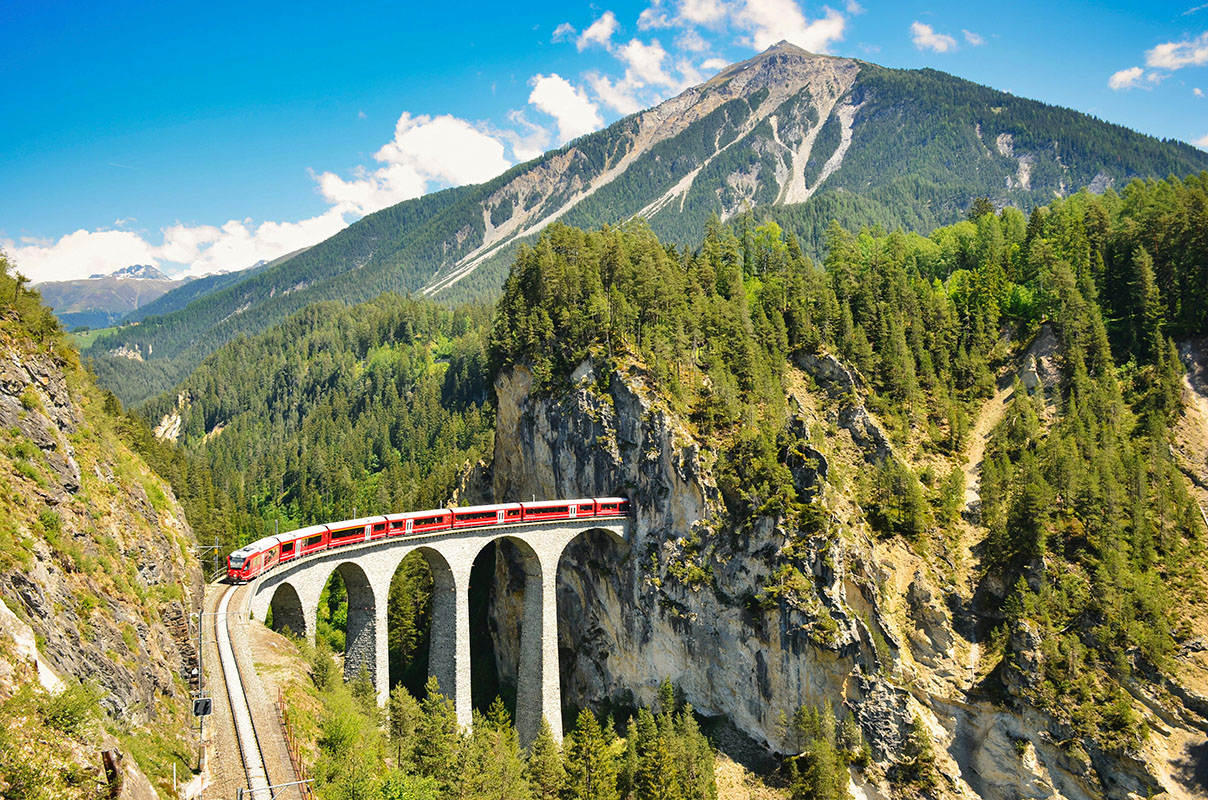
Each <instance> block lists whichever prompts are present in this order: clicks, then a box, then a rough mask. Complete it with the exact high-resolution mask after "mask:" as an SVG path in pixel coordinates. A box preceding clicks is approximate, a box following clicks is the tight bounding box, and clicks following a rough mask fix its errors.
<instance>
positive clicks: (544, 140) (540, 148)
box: [492, 110, 550, 162]
mask: <svg viewBox="0 0 1208 800" xmlns="http://www.w3.org/2000/svg"><path fill="white" fill-rule="evenodd" d="M508 121H509V122H511V123H512V125H513V126H515V127H513V128H502V129H500V130H498V131H494V130H493V131H492V133H493V134H494V135H496V136H498V137H499V138H500V139H503V140H504V141H505V142H507V143H508V144H509V145H511V147H512V155H513V156H515V157H516V161H518V162H520V161H530V160H532V159H534V158H536V157H537V156H539V155H541V154H542V153H544V152H545V151H546V150H548V149H549V146H550V132H549V131H548V130H546V129H545V128H544V127H542V126H541V125H538V124H537V123H535V122H530V121H529V119H528V118H527V117H525V116H524V112H523V111H517V110H512V111H509V112H508ZM517 128H519V129H520V130H517Z"/></svg>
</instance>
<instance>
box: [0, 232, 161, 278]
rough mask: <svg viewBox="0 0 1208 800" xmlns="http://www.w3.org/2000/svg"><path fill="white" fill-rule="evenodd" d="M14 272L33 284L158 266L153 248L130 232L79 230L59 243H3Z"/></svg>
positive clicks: (9, 241) (5, 241)
mask: <svg viewBox="0 0 1208 800" xmlns="http://www.w3.org/2000/svg"><path fill="white" fill-rule="evenodd" d="M2 244H3V246H4V250H5V251H6V252H7V253H8V255H9V258H10V259H12V261H13V262H14V263H15V264H16V266H17V269H18V270H19V271H20V272H21V273H22V274H24V275H25V276H26V277H28V278H30V279H31V280H33V281H34V282H41V281H66V280H71V279H73V278H86V277H88V276H89V275H92V274H93V273H97V272H113V270H115V269H120V268H121V267H128V266H130V265H131V264H152V265H154V266H159V263H160V262H159V259H158V258H157V256H156V253H155V248H154V247H152V246H151V245H150V244H148V243H147V242H146V241H144V240H143V238H142V237H141V236H139V235H138V234H137V233H134V232H132V231H112V230H101V231H86V230H83V229H81V230H78V231H75V232H73V233H69V234H67V235H65V236H63V237H61V238H60V239H59V240H58V241H53V240H52V241H34V242H28V243H26V244H24V245H18V244H17V243H16V242H13V241H12V240H4V241H3V242H2Z"/></svg>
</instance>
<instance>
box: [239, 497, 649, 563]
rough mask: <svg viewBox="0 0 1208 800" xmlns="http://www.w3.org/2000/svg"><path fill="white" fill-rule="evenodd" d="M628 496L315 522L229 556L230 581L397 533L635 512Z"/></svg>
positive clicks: (484, 526)
mask: <svg viewBox="0 0 1208 800" xmlns="http://www.w3.org/2000/svg"><path fill="white" fill-rule="evenodd" d="M629 508H630V504H629V500H627V499H626V498H624V497H595V498H591V497H588V498H580V499H578V500H545V501H541V502H533V503H501V504H497V505H489V506H464V507H461V508H438V509H433V510H430V511H407V512H404V513H401V514H390V515H387V516H384V517H361V518H359V519H348V520H344V521H342V522H332V523H328V524H326V525H310V526H308V527H305V528H299V529H298V530H295V531H289V532H288V533H282V534H279V535H276V536H266V537H265V538H263V539H260V540H259V541H255V542H252V543H251V544H248V545H244V546H243V547H241V548H239V549H238V550H236V551H235V552H233V553H231V554H230V555H229V556H227V580H228V581H230V582H231V583H246V582H248V581H250V580H251V579H252V578H255V577H257V576H258V575H263V574H264V573H265V572H268V571H269V570H271V569H272V568H273V567H276V566H278V565H280V564H287V563H289V562H290V561H293V560H295V559H297V558H302V557H304V556H308V555H311V554H312V553H317V552H320V551H323V550H331V549H333V548H336V547H342V546H344V545H349V544H354V543H357V542H369V541H373V540H374V539H384V538H388V537H395V536H416V535H420V534H429V533H437V532H440V531H447V530H457V529H461V528H492V527H500V526H505V525H516V524H519V523H533V522H555V521H558V520H566V519H585V518H592V517H624V516H627V515H628V514H629Z"/></svg>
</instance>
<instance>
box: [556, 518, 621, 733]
mask: <svg viewBox="0 0 1208 800" xmlns="http://www.w3.org/2000/svg"><path fill="white" fill-rule="evenodd" d="M627 532H628V526H624V527H622V526H621V525H613V526H603V525H601V526H592V527H585V528H583V529H582V530H578V531H574V532H573V535H571V536H569V537H567V538H566V539H565V540H564V543H563V546H562V547H561V548H560V549H559V551H558V553H557V556H556V558H555V560H554V568H553V571H554V580H555V584H556V596H557V604H558V612H559V613H558V619H557V622H556V624H555V626H554V632H553V634H552V635H551V637H550V638H551V639H553V640H554V641H555V642H556V645H555V646H556V647H557V648H558V663H559V675H558V685H559V689H560V691H561V692H562V693H563V695H564V697H565V698H566V703H567V710H568V712H569V713H574V712H575V711H576V710H577V709H579V708H583V707H584V706H586V705H588V704H590V703H594V702H597V701H600V700H603V699H605V698H601V697H596V696H594V695H595V694H597V693H598V691H599V688H600V687H607V685H608V682H607V680H606V674H605V672H604V671H603V670H602V669H601V667H600V665H601V664H603V663H604V662H605V661H606V660H607V659H608V658H609V657H611V656H613V655H614V654H615V653H616V652H617V647H618V642H617V641H616V636H615V632H616V631H617V629H620V628H624V627H626V626H628V625H631V624H632V617H631V612H630V610H631V609H632V608H634V606H635V603H634V598H633V597H632V593H633V585H632V581H631V580H630V579H629V577H628V576H629V575H630V566H629V564H628V561H629V559H630V558H631V557H632V554H631V552H630V547H629V540H628V539H627V538H626V536H625V534H626V533H627ZM627 618H628V619H627ZM595 710H596V711H599V710H600V709H599V708H596V709H595Z"/></svg>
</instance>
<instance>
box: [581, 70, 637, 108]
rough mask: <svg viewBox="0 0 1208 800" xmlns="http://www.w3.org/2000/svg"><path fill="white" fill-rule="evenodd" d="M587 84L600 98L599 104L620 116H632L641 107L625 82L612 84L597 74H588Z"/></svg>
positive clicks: (610, 80)
mask: <svg viewBox="0 0 1208 800" xmlns="http://www.w3.org/2000/svg"><path fill="white" fill-rule="evenodd" d="M587 82H588V83H589V84H591V89H592V91H593V92H595V93H596V97H598V98H600V102H601V103H603V104H604V105H606V106H608V107H609V108H611V109H613V110H614V111H616V112H618V113H620V114H633V113H634V112H637V111H641V110H642V108H643V106H642V103H641V101H639V100H638V99H637V98H636V97H635V96H634V95H633V89H632V87H630V86H629V85H628V84H627V83H626V82H625V81H623V80H622V81H619V82H617V83H613V82H612V79H611V78H609V77H607V76H606V75H601V74H600V73H598V72H592V73H588V75H587Z"/></svg>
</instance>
